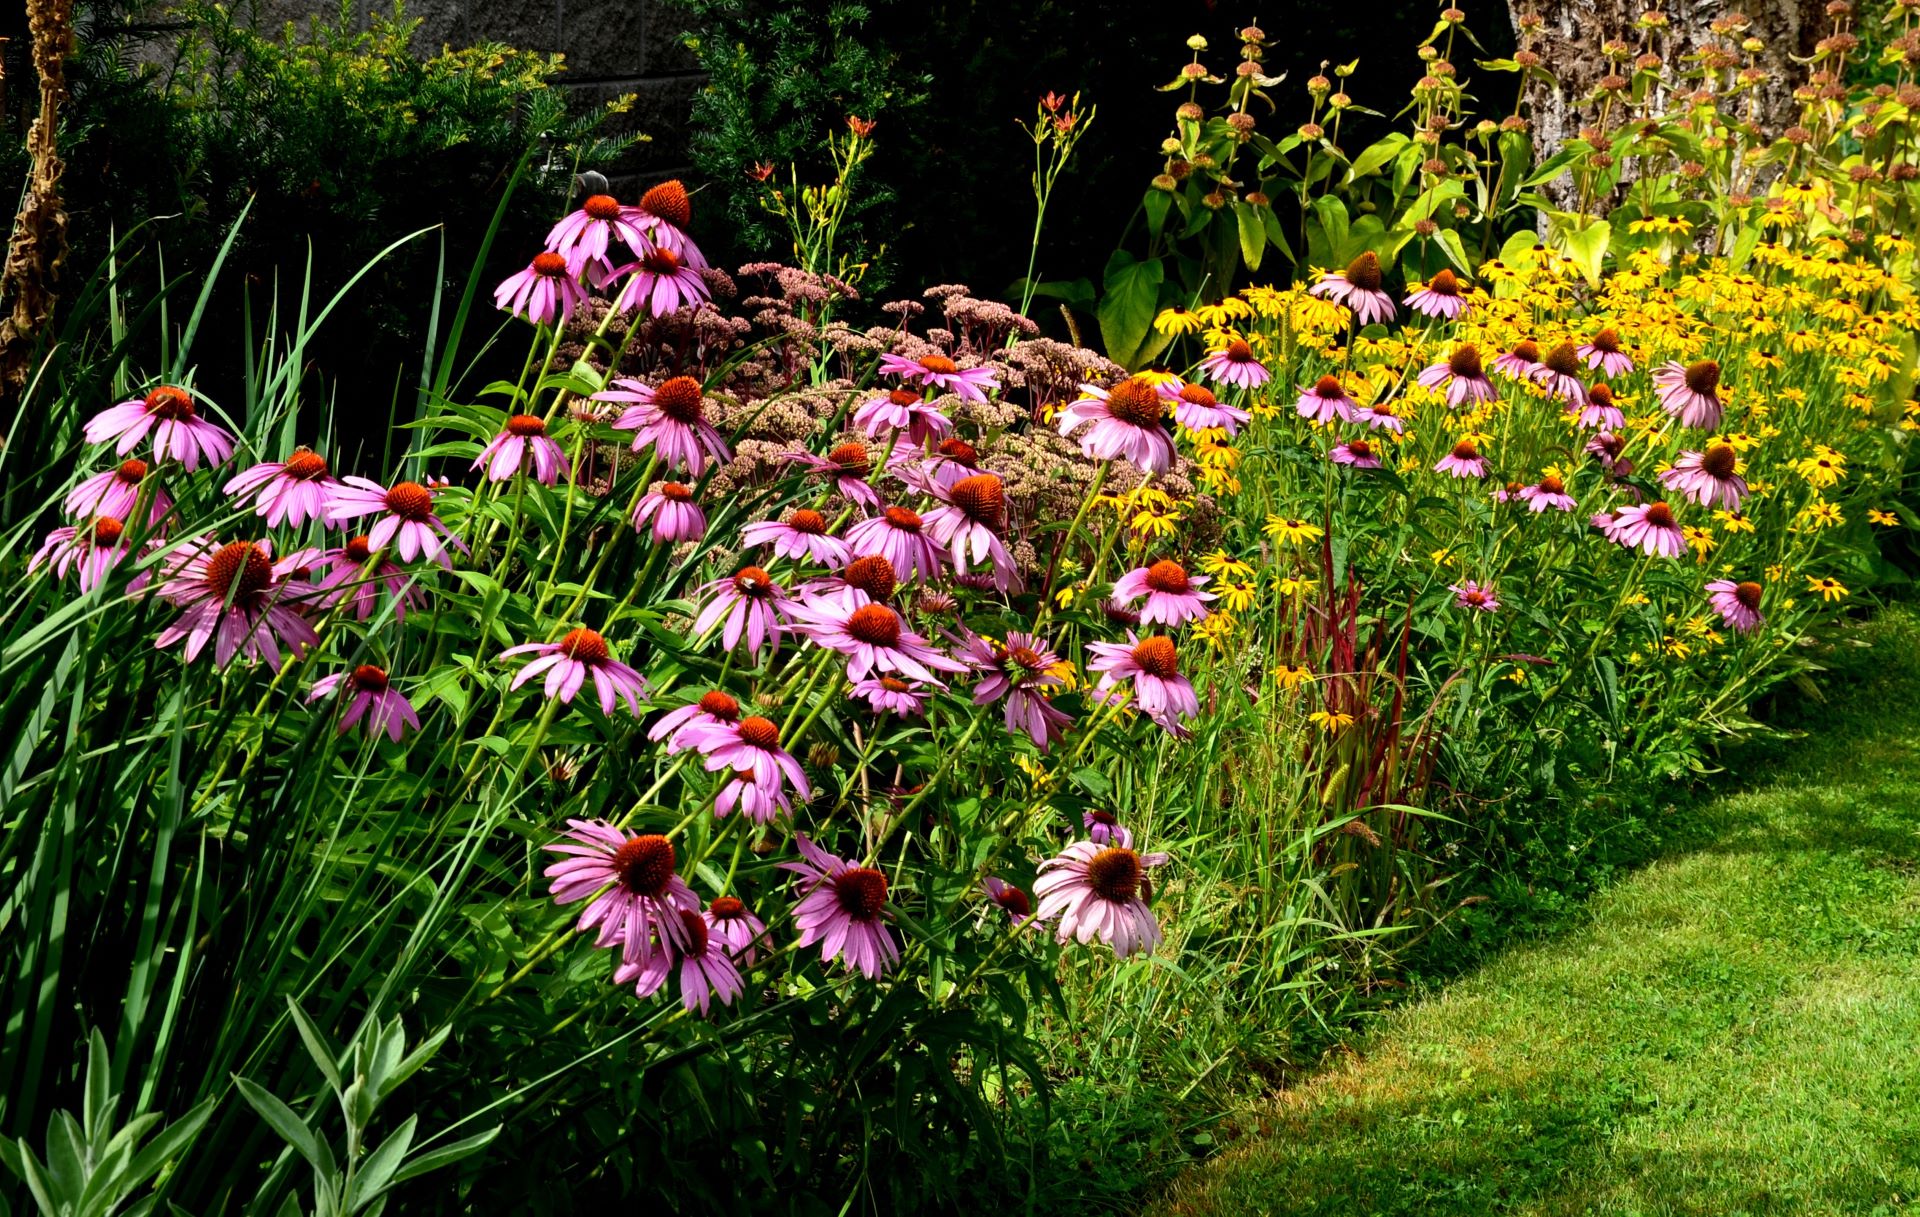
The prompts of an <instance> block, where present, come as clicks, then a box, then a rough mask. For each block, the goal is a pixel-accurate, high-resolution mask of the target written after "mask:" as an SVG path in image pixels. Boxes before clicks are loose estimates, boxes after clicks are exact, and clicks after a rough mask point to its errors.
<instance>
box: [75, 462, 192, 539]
mask: <svg viewBox="0 0 1920 1217" xmlns="http://www.w3.org/2000/svg"><path fill="white" fill-rule="evenodd" d="M146 476H147V463H146V462H145V461H143V460H139V459H134V458H130V459H128V460H124V461H121V462H120V463H119V464H118V465H115V466H114V467H113V468H111V469H107V470H104V471H102V472H100V473H96V474H94V475H93V476H92V477H90V478H88V479H86V480H85V481H83V482H81V483H80V484H79V485H78V486H75V487H74V488H73V490H72V491H71V492H70V493H68V495H67V501H66V502H65V503H63V504H62V505H61V506H63V507H64V508H65V509H66V513H67V514H68V515H70V516H76V517H87V518H91V517H93V516H112V517H113V518H114V519H116V520H118V521H120V522H121V523H122V524H124V523H126V522H127V517H128V516H130V515H132V514H133V509H134V508H135V507H136V506H138V505H139V503H140V483H141V482H143V481H145V480H146ZM172 510H173V500H172V499H170V498H168V497H167V492H166V491H164V490H162V489H160V488H159V487H157V486H156V487H155V488H154V491H153V504H152V506H151V507H149V508H148V509H147V525H148V527H152V526H153V525H155V524H158V523H159V522H160V521H161V520H164V519H165V518H166V516H167V513H168V512H169V511H172Z"/></svg>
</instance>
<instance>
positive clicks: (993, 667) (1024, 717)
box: [958, 631, 1073, 752]
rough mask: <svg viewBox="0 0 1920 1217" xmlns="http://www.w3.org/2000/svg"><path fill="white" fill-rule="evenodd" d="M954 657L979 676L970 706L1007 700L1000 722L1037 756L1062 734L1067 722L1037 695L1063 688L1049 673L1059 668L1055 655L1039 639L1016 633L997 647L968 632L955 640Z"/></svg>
mask: <svg viewBox="0 0 1920 1217" xmlns="http://www.w3.org/2000/svg"><path fill="white" fill-rule="evenodd" d="M958 654H959V655H960V657H961V658H962V659H964V660H966V661H967V662H968V663H970V664H972V665H973V667H974V668H975V669H976V670H978V671H979V672H981V673H982V674H983V675H982V676H981V678H980V681H979V683H977V684H975V685H974V686H973V704H974V705H976V706H985V705H990V704H992V703H993V702H996V701H999V700H1000V699H1001V698H1003V697H1004V698H1006V699H1007V705H1006V712H1005V716H1004V717H1005V722H1006V726H1007V730H1008V731H1009V732H1011V733H1012V734H1014V735H1022V734H1024V735H1025V736H1026V737H1027V738H1028V739H1030V740H1032V741H1033V744H1034V747H1036V748H1038V749H1040V751H1042V752H1045V751H1046V750H1047V749H1048V748H1050V747H1051V746H1052V745H1053V744H1054V743H1055V742H1056V741H1058V740H1059V739H1060V738H1061V736H1063V735H1065V734H1066V729H1067V727H1068V726H1070V725H1071V724H1072V723H1073V718H1072V717H1071V716H1070V715H1068V714H1067V713H1066V712H1065V711H1064V710H1056V709H1054V707H1053V704H1052V703H1051V702H1049V701H1048V700H1047V699H1046V697H1045V696H1044V695H1043V694H1042V693H1041V692H1040V691H1041V690H1042V689H1051V688H1060V687H1062V686H1064V685H1065V684H1066V681H1065V680H1063V679H1062V678H1061V677H1060V676H1058V675H1057V674H1055V672H1054V670H1053V669H1055V668H1057V667H1059V666H1060V656H1058V655H1056V654H1055V653H1054V652H1053V651H1052V650H1050V649H1049V648H1048V646H1047V644H1046V642H1045V640H1043V639H1041V638H1039V637H1036V636H1035V635H1032V634H1022V633H1019V632H1017V631H1016V632H1014V633H1010V634H1008V635H1007V640H1006V643H1005V644H1004V645H1002V644H998V643H993V642H989V641H987V640H986V639H985V638H982V637H980V635H978V634H972V633H969V634H967V635H966V636H965V638H964V639H962V640H961V643H960V648H959V651H958Z"/></svg>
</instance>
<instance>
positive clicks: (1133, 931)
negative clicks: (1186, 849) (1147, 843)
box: [1033, 841, 1167, 959]
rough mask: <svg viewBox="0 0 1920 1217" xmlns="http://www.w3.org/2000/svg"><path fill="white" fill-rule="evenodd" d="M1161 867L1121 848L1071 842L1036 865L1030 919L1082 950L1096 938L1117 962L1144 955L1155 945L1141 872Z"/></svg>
mask: <svg viewBox="0 0 1920 1217" xmlns="http://www.w3.org/2000/svg"><path fill="white" fill-rule="evenodd" d="M1166 861H1167V856H1166V855H1165V854H1147V855H1145V856H1142V855H1140V854H1137V853H1135V852H1134V851H1133V850H1132V849H1130V848H1128V847H1127V846H1124V845H1099V844H1096V843H1094V842H1092V841H1076V842H1074V843H1073V844H1072V845H1069V846H1067V848H1066V849H1065V850H1063V851H1061V853H1060V854H1058V855H1057V856H1055V857H1052V858H1049V859H1047V860H1046V861H1045V862H1042V863H1041V864H1040V877H1039V878H1038V879H1037V880H1035V881H1034V884H1033V894H1034V895H1036V896H1038V897H1040V907H1039V908H1038V909H1036V910H1035V911H1034V916H1036V917H1038V918H1039V919H1040V920H1042V921H1052V922H1055V923H1056V924H1055V927H1054V933H1055V934H1056V935H1057V936H1058V938H1059V940H1060V941H1061V942H1069V941H1073V942H1079V943H1080V944H1081V945H1083V946H1084V945H1086V944H1087V943H1089V942H1092V941H1093V940H1094V939H1096V938H1098V939H1099V940H1100V941H1101V942H1104V943H1106V944H1107V945H1108V946H1110V947H1112V948H1113V953H1114V954H1115V955H1118V956H1119V957H1121V958H1122V959H1125V958H1127V957H1128V956H1130V955H1134V954H1137V953H1139V952H1141V951H1150V950H1152V949H1153V948H1154V947H1156V946H1158V945H1159V943H1160V923H1159V922H1158V921H1157V920H1155V919H1154V916H1153V910H1152V909H1149V908H1148V907H1147V902H1146V901H1145V900H1143V899H1141V892H1142V890H1143V889H1144V888H1145V887H1146V885H1147V874H1146V872H1147V869H1148V868H1150V867H1155V866H1163V865H1165V864H1166Z"/></svg>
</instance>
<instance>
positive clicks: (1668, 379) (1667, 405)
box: [1653, 359, 1723, 431]
mask: <svg viewBox="0 0 1920 1217" xmlns="http://www.w3.org/2000/svg"><path fill="white" fill-rule="evenodd" d="M1653 385H1654V389H1655V390H1656V392H1657V395H1658V396H1659V398H1660V405H1661V406H1662V407H1663V408H1664V409H1665V410H1666V412H1667V413H1668V414H1671V415H1672V416H1673V417H1675V418H1677V419H1679V420H1680V425H1681V426H1683V427H1691V428H1693V429H1694V430H1696V431H1712V430H1713V429H1714V428H1716V427H1718V426H1719V425H1720V415H1721V413H1722V412H1723V411H1722V407H1721V405H1720V365H1719V364H1717V363H1715V362H1714V361H1713V360H1711V359H1702V360H1701V361H1700V362H1698V363H1692V364H1686V365H1682V364H1681V363H1680V362H1679V361H1678V360H1671V361H1669V362H1668V363H1667V364H1666V365H1665V366H1664V367H1662V368H1661V369H1660V370H1659V371H1658V372H1655V373H1654V374H1653Z"/></svg>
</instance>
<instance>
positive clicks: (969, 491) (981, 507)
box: [947, 473, 1007, 525]
mask: <svg viewBox="0 0 1920 1217" xmlns="http://www.w3.org/2000/svg"><path fill="white" fill-rule="evenodd" d="M947 493H948V494H950V495H952V496H953V503H954V506H956V507H958V508H959V509H960V510H961V511H962V512H964V513H965V514H966V517H967V518H968V519H969V520H972V521H974V522H975V523H977V524H987V525H995V524H998V523H999V522H1000V513H1001V512H1002V511H1003V510H1005V508H1006V505H1007V493H1006V490H1005V488H1003V487H1002V486H1001V485H1000V478H999V475H997V474H992V473H976V474H974V475H973V476H972V477H967V478H961V479H960V480H959V481H957V482H955V483H954V484H953V488H952V489H951V490H949V491H948V492H947Z"/></svg>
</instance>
